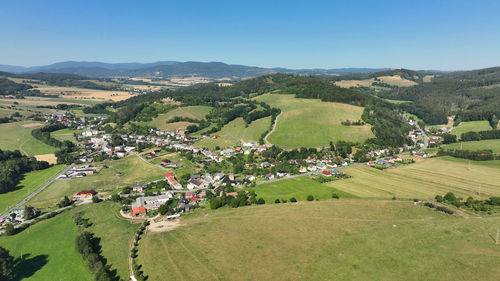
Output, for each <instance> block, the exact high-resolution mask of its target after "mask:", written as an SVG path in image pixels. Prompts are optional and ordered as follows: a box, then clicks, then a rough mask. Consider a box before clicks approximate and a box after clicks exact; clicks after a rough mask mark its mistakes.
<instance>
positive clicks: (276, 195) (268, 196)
mask: <svg viewBox="0 0 500 281" xmlns="http://www.w3.org/2000/svg"><path fill="white" fill-rule="evenodd" d="M255 192H256V193H257V197H262V198H264V200H266V202H267V203H273V202H274V200H276V199H280V200H283V199H284V200H287V201H289V200H290V198H292V197H295V199H297V200H299V201H301V200H306V198H307V196H308V195H313V196H314V199H328V198H332V194H333V193H336V194H337V195H338V196H340V197H342V198H352V197H355V196H353V195H351V194H349V193H347V192H344V191H340V190H338V189H335V188H332V187H329V186H326V185H324V184H321V183H319V182H317V181H315V180H313V179H310V178H308V177H297V178H291V179H286V180H281V181H276V182H270V183H265V184H261V185H257V186H256V187H255Z"/></svg>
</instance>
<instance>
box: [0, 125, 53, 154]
mask: <svg viewBox="0 0 500 281" xmlns="http://www.w3.org/2000/svg"><path fill="white" fill-rule="evenodd" d="M42 125H43V124H41V123H38V122H32V121H25V122H14V123H5V124H0V132H1V133H0V149H2V150H16V149H17V150H20V151H21V152H22V153H25V154H28V155H30V156H35V155H40V154H49V153H54V152H55V151H56V150H57V148H55V147H53V146H50V145H48V144H45V143H43V142H41V141H39V140H37V139H35V138H34V137H32V136H31V131H32V130H33V129H35V128H38V127H40V126H42Z"/></svg>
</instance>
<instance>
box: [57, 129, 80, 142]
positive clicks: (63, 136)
mask: <svg viewBox="0 0 500 281" xmlns="http://www.w3.org/2000/svg"><path fill="white" fill-rule="evenodd" d="M82 131H83V130H72V129H61V130H57V131H54V132H52V133H50V136H51V137H53V138H55V139H58V140H60V141H71V142H76V138H75V136H74V134H80V133H81V132H82Z"/></svg>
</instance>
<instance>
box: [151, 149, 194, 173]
mask: <svg viewBox="0 0 500 281" xmlns="http://www.w3.org/2000/svg"><path fill="white" fill-rule="evenodd" d="M163 159H168V160H170V161H172V162H174V163H176V164H177V165H178V167H177V168H175V169H171V168H169V169H168V172H169V173H172V174H174V175H175V176H176V177H178V178H179V177H180V176H182V175H184V174H195V173H197V172H198V171H199V170H200V168H199V167H198V166H197V164H196V163H193V162H191V161H189V160H187V159H186V158H185V157H182V156H181V155H180V154H179V153H171V154H167V155H164V156H159V157H156V158H153V159H151V160H150V162H151V163H153V164H156V165H158V164H160V163H161V161H162V160H163Z"/></svg>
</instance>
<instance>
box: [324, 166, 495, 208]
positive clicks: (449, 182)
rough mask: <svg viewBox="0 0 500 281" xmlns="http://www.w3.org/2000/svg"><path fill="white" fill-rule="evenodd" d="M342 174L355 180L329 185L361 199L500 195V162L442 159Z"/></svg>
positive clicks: (362, 167)
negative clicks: (450, 194) (445, 195)
mask: <svg viewBox="0 0 500 281" xmlns="http://www.w3.org/2000/svg"><path fill="white" fill-rule="evenodd" d="M342 171H343V172H345V173H346V174H348V175H350V176H352V178H350V179H345V180H342V181H335V182H330V183H327V184H326V185H328V186H331V187H334V188H337V189H339V190H343V191H345V192H348V193H351V194H354V195H357V196H360V197H378V198H391V197H392V196H396V197H398V198H400V197H401V198H419V199H431V198H434V197H435V196H436V195H438V194H441V195H444V194H446V193H447V192H449V191H452V192H454V193H455V194H457V195H459V196H462V197H464V198H467V197H468V196H473V197H474V198H480V197H481V198H486V197H490V196H500V161H484V162H481V161H478V162H476V161H470V165H469V161H468V160H463V159H455V158H451V157H440V158H432V159H427V160H421V161H419V162H417V163H415V164H411V165H408V166H403V167H398V168H393V169H386V170H382V171H381V170H377V169H375V168H371V167H368V166H365V165H360V166H355V167H350V168H347V169H343V170H342ZM479 187H480V188H481V196H479V195H478V194H477V192H478V191H479Z"/></svg>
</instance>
